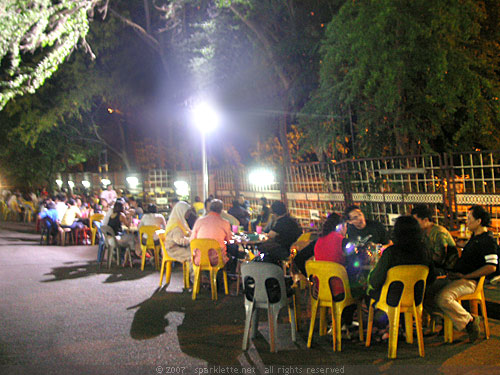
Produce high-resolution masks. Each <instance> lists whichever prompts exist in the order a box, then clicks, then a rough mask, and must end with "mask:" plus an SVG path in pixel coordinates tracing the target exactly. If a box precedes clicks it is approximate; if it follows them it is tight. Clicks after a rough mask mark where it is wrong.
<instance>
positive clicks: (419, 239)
mask: <svg viewBox="0 0 500 375" xmlns="http://www.w3.org/2000/svg"><path fill="white" fill-rule="evenodd" d="M393 237H394V238H393V241H394V244H393V245H392V246H389V247H388V248H387V249H386V250H385V251H384V252H383V253H382V256H381V257H380V259H379V261H378V262H377V264H376V266H375V268H374V269H372V270H371V271H370V274H369V275H368V295H369V296H370V297H371V298H373V299H375V300H378V298H379V297H380V292H381V290H382V286H383V285H384V282H385V278H386V276H387V271H388V270H389V268H392V267H394V266H400V265H405V264H422V265H425V266H428V267H429V275H428V276H427V285H430V283H431V282H432V281H434V279H435V278H436V277H435V274H434V265H433V262H432V258H431V256H430V254H429V251H428V250H427V248H426V247H425V243H424V238H423V233H422V229H420V225H419V224H418V221H417V220H416V219H415V218H413V217H412V216H400V217H398V218H397V219H396V224H395V225H394V232H393Z"/></svg>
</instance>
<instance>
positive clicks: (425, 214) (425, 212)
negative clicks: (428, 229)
mask: <svg viewBox="0 0 500 375" xmlns="http://www.w3.org/2000/svg"><path fill="white" fill-rule="evenodd" d="M411 214H412V216H413V215H415V216H417V217H418V218H419V219H429V221H432V212H431V210H430V209H429V207H428V206H426V205H425V204H416V205H415V206H413V209H412V210H411Z"/></svg>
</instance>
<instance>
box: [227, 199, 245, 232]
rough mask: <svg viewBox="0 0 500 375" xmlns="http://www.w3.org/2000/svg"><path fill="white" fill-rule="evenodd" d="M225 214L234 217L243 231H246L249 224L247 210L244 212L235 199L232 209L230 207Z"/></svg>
mask: <svg viewBox="0 0 500 375" xmlns="http://www.w3.org/2000/svg"><path fill="white" fill-rule="evenodd" d="M227 213H228V214H229V215H232V216H234V217H235V218H236V219H237V220H238V221H239V222H240V225H241V226H243V228H244V229H245V230H248V223H249V222H250V214H249V213H248V211H247V210H245V209H244V208H243V207H242V206H240V203H239V202H238V200H237V199H235V200H234V201H233V207H231V208H230V209H229V210H228V211H227Z"/></svg>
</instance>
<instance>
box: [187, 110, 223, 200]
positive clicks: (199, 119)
mask: <svg viewBox="0 0 500 375" xmlns="http://www.w3.org/2000/svg"><path fill="white" fill-rule="evenodd" d="M192 115H193V122H194V124H195V126H196V127H197V128H198V130H199V131H200V134H201V154H202V155H201V157H202V175H203V201H205V200H206V199H207V197H208V161H207V149H206V134H207V133H209V132H210V131H212V130H214V129H215V128H216V127H217V125H218V122H219V116H218V115H217V112H216V111H215V110H214V108H213V107H211V106H210V105H209V104H208V103H206V102H202V103H199V104H198V105H196V106H194V107H193V109H192Z"/></svg>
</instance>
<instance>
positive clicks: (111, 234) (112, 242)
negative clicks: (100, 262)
mask: <svg viewBox="0 0 500 375" xmlns="http://www.w3.org/2000/svg"><path fill="white" fill-rule="evenodd" d="M101 232H102V234H103V236H104V243H105V247H104V252H106V250H107V252H108V268H111V263H112V261H113V258H116V265H118V266H119V265H120V245H118V241H117V240H116V237H115V231H114V230H113V228H111V227H110V226H109V225H101ZM101 256H102V257H103V256H104V254H102V255H101ZM127 257H128V259H129V261H130V267H132V258H131V254H130V249H129V248H128V247H127V248H125V258H124V264H125V262H126V261H127Z"/></svg>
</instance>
